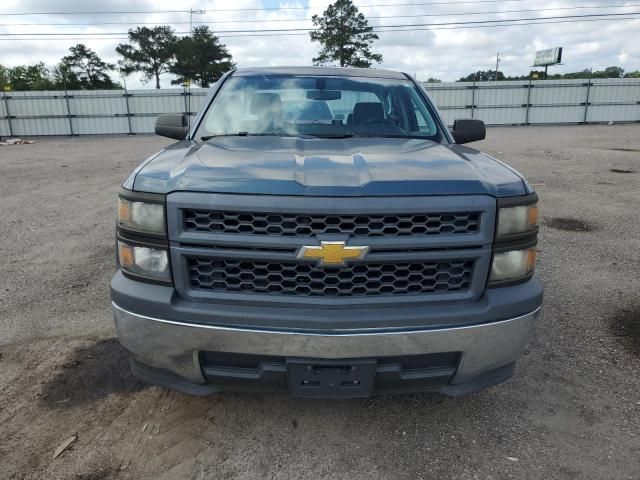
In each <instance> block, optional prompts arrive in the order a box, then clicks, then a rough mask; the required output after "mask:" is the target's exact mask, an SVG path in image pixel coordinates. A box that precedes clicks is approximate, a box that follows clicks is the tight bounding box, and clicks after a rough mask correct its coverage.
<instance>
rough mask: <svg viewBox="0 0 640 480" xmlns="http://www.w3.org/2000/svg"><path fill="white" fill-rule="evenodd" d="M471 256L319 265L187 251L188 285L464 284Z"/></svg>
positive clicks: (288, 289)
mask: <svg viewBox="0 0 640 480" xmlns="http://www.w3.org/2000/svg"><path fill="white" fill-rule="evenodd" d="M473 266H474V262H473V261H470V260H460V261H452V260H448V261H432V262H411V263H407V262H404V263H366V264H353V265H349V266H346V267H319V266H316V265H315V264H308V263H296V262H259V261H242V260H221V259H217V258H208V257H195V256H189V257H187V268H188V275H189V281H190V284H191V288H194V289H200V290H208V291H218V292H227V293H259V294H280V295H299V296H323V297H349V296H368V295H412V294H424V293H434V292H452V291H461V290H467V289H468V288H469V285H470V282H471V275H472V271H473Z"/></svg>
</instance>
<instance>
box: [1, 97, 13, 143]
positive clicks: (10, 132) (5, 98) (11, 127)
mask: <svg viewBox="0 0 640 480" xmlns="http://www.w3.org/2000/svg"><path fill="white" fill-rule="evenodd" d="M2 98H3V99H4V109H5V111H6V112H7V123H8V124H9V136H10V137H13V126H12V125H11V113H10V112H9V99H8V98H7V94H6V93H5V92H2Z"/></svg>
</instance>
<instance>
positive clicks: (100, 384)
mask: <svg viewBox="0 0 640 480" xmlns="http://www.w3.org/2000/svg"><path fill="white" fill-rule="evenodd" d="M142 388H144V384H142V383H141V382H139V381H138V380H136V379H135V378H134V377H133V375H132V374H131V371H130V369H129V354H128V353H127V351H126V350H125V349H124V348H122V346H121V345H120V343H119V342H118V340H117V339H116V338H110V339H108V340H101V341H99V342H97V343H95V344H93V345H91V346H89V347H84V348H80V349H77V350H75V351H74V352H72V353H71V354H70V355H69V356H68V357H67V358H66V359H65V362H64V363H63V365H62V369H61V371H59V372H58V373H57V374H56V375H54V376H53V378H52V379H51V380H49V381H48V382H47V383H45V384H44V385H43V388H42V401H43V402H44V403H46V404H47V405H48V406H49V407H53V408H57V407H67V406H71V405H79V404H83V403H87V402H93V401H95V400H97V399H99V398H102V397H105V396H107V395H109V394H111V393H128V392H135V391H138V390H141V389H142Z"/></svg>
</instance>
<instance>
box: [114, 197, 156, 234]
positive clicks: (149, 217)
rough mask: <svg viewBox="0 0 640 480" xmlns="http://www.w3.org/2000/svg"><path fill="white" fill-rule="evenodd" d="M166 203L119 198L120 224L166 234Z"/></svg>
mask: <svg viewBox="0 0 640 480" xmlns="http://www.w3.org/2000/svg"><path fill="white" fill-rule="evenodd" d="M164 224H165V222H164V205H163V204H161V203H147V202H139V201H131V200H127V199H125V198H122V197H120V198H118V225H119V226H121V227H122V228H124V229H126V230H133V231H136V232H141V233H152V234H164V233H165V227H164Z"/></svg>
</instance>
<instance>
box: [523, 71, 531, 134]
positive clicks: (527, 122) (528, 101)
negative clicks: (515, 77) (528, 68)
mask: <svg viewBox="0 0 640 480" xmlns="http://www.w3.org/2000/svg"><path fill="white" fill-rule="evenodd" d="M530 106H531V75H529V89H528V90H527V112H526V113H525V117H524V124H525V125H529V107H530Z"/></svg>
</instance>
